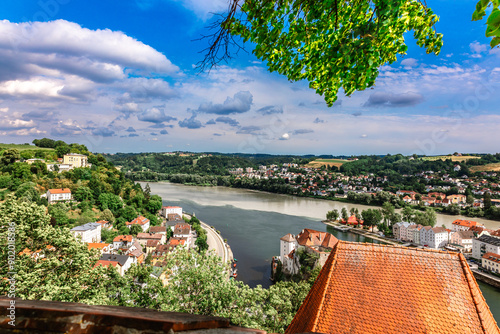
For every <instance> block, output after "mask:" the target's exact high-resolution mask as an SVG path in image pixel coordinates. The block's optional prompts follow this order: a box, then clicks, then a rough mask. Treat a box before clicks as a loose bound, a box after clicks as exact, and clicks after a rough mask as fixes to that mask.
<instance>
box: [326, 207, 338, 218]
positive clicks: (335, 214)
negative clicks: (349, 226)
mask: <svg viewBox="0 0 500 334" xmlns="http://www.w3.org/2000/svg"><path fill="white" fill-rule="evenodd" d="M326 219H328V220H337V219H339V210H337V209H333V210H331V211H328V212H327V213H326Z"/></svg>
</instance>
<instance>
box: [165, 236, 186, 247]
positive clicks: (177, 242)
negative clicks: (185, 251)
mask: <svg viewBox="0 0 500 334" xmlns="http://www.w3.org/2000/svg"><path fill="white" fill-rule="evenodd" d="M186 241H187V240H186V238H174V237H172V238H170V239H169V240H168V246H171V247H175V246H178V245H185V244H186Z"/></svg>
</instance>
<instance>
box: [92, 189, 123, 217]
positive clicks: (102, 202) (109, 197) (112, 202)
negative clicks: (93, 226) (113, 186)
mask: <svg viewBox="0 0 500 334" xmlns="http://www.w3.org/2000/svg"><path fill="white" fill-rule="evenodd" d="M98 202H99V208H100V209H101V210H106V209H109V210H111V212H114V213H118V211H119V210H120V209H121V208H123V202H122V200H121V199H120V197H119V196H117V195H114V194H110V193H102V194H100V195H99V199H98Z"/></svg>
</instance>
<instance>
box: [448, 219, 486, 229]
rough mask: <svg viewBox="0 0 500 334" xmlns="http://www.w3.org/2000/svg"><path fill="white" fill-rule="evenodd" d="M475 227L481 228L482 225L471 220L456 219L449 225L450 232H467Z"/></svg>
mask: <svg viewBox="0 0 500 334" xmlns="http://www.w3.org/2000/svg"><path fill="white" fill-rule="evenodd" d="M475 226H479V227H483V225H482V224H479V223H478V222H475V221H473V220H465V219H456V220H455V221H454V222H453V223H451V229H452V231H468V230H470V229H471V227H475Z"/></svg>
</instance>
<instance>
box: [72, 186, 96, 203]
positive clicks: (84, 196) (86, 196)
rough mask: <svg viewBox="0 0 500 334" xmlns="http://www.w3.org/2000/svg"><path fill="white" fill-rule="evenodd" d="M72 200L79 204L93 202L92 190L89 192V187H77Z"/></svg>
mask: <svg viewBox="0 0 500 334" xmlns="http://www.w3.org/2000/svg"><path fill="white" fill-rule="evenodd" d="M73 198H74V199H75V200H77V201H79V202H82V201H92V200H93V194H92V190H90V188H89V187H78V188H77V189H76V190H75V191H74V192H73Z"/></svg>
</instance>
